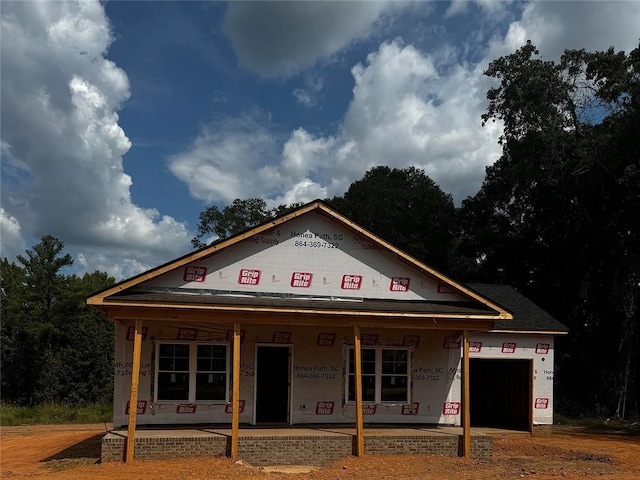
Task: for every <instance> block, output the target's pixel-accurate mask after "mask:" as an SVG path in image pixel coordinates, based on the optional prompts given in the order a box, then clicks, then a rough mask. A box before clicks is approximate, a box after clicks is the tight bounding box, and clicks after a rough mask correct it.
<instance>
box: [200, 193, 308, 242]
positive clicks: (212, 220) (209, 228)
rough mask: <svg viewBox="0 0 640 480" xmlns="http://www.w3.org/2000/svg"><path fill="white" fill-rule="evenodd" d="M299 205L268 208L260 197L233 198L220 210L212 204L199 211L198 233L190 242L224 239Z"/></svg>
mask: <svg viewBox="0 0 640 480" xmlns="http://www.w3.org/2000/svg"><path fill="white" fill-rule="evenodd" d="M300 205H301V204H300V203H294V204H291V205H280V206H278V207H275V208H273V209H268V208H267V202H265V201H264V200H262V199H261V198H249V199H246V200H241V199H235V200H234V201H233V203H232V204H231V205H227V206H226V207H224V208H223V209H222V210H220V209H218V207H216V206H215V205H212V206H210V207H207V208H206V209H204V210H203V211H202V212H201V213H200V223H199V224H198V233H197V235H196V236H195V237H194V238H193V239H192V240H191V244H192V245H193V248H202V247H205V246H207V244H208V243H207V240H208V239H211V238H213V239H214V240H216V239H224V238H227V237H230V236H232V235H236V234H238V233H240V232H244V231H245V230H247V229H249V228H251V227H255V226H256V225H259V224H261V223H263V222H266V221H267V220H269V219H271V218H274V217H276V216H279V215H284V214H285V213H287V212H289V211H291V210H293V209H294V208H297V207H299V206H300ZM203 239H204V241H203Z"/></svg>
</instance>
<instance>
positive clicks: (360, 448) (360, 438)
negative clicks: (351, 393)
mask: <svg viewBox="0 0 640 480" xmlns="http://www.w3.org/2000/svg"><path fill="white" fill-rule="evenodd" d="M353 359H354V362H353V363H354V365H355V372H353V373H354V377H355V382H356V455H357V456H358V457H361V456H363V455H364V424H363V414H362V355H361V349H360V327H356V326H354V327H353Z"/></svg>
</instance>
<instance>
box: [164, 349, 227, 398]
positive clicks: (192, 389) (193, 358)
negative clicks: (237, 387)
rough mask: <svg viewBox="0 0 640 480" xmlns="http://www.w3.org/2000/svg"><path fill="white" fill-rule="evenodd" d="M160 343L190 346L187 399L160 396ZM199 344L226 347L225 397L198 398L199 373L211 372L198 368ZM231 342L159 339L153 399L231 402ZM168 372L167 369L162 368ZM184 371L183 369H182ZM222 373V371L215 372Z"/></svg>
mask: <svg viewBox="0 0 640 480" xmlns="http://www.w3.org/2000/svg"><path fill="white" fill-rule="evenodd" d="M160 345H188V346H189V395H188V398H187V399H186V400H173V399H160V398H158V392H159V390H160V389H159V384H158V378H159V375H160V373H161V372H160ZM199 345H215V346H224V347H225V351H226V352H225V370H224V374H225V377H226V378H225V390H224V391H225V394H224V398H222V399H217V400H198V399H197V398H196V382H197V375H198V373H211V372H209V371H204V370H202V371H199V370H198V346H199ZM230 345H231V344H230V343H229V342H189V341H184V340H162V341H157V342H156V345H155V358H154V365H155V368H154V370H155V371H154V376H153V381H154V389H153V401H154V403H157V404H159V405H162V404H191V405H194V404H196V405H197V404H201V405H202V404H220V405H225V404H227V403H229V387H230V382H231V378H230V377H231V348H229V347H230ZM162 372H167V370H162ZM180 372H182V370H180ZM213 373H222V372H213Z"/></svg>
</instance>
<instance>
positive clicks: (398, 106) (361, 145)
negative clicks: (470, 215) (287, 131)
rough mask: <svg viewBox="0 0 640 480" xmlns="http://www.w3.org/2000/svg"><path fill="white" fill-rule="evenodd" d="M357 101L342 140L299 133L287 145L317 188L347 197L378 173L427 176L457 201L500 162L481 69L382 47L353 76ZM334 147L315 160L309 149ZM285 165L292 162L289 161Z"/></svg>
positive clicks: (393, 44)
mask: <svg viewBox="0 0 640 480" xmlns="http://www.w3.org/2000/svg"><path fill="white" fill-rule="evenodd" d="M352 74H353V77H354V81H355V86H354V89H353V99H352V101H351V104H350V106H349V108H348V110H347V112H346V115H345V118H344V122H343V125H342V128H341V130H340V133H339V135H338V136H337V138H314V137H313V136H311V135H310V134H309V133H308V132H301V131H297V132H296V134H294V135H292V137H291V139H290V140H289V142H288V143H287V144H286V145H285V149H284V151H285V152H287V150H288V148H289V146H290V144H294V145H296V151H297V152H305V153H306V154H305V155H304V156H303V159H302V160H298V163H299V164H306V165H310V166H311V165H313V166H314V171H315V172H316V181H317V182H318V183H319V184H320V185H322V186H324V187H325V188H327V191H328V193H330V194H342V193H343V192H344V191H345V189H346V188H347V187H348V186H349V184H350V183H351V182H353V181H354V180H355V179H357V178H359V177H360V176H362V174H363V173H364V172H365V171H366V170H368V169H370V168H371V167H373V166H375V165H389V166H391V167H398V168H403V167H406V166H409V165H413V166H416V167H419V168H423V169H424V170H425V171H426V173H427V174H428V175H429V176H430V177H431V178H433V179H434V181H436V183H438V184H439V185H440V186H441V187H442V188H443V190H445V191H446V192H450V193H452V194H453V195H454V196H455V197H456V199H457V200H461V199H462V198H464V196H466V195H469V194H472V193H474V192H475V190H476V189H477V188H478V187H479V185H480V183H481V181H482V178H483V176H484V167H485V166H486V165H488V164H490V163H491V162H493V161H495V159H496V158H497V157H498V155H499V149H498V146H497V136H498V132H497V131H496V130H495V129H491V128H490V129H486V128H485V129H483V128H482V127H481V124H480V115H481V113H482V112H483V111H484V107H485V101H484V94H485V92H486V86H487V81H486V80H485V79H483V78H482V74H481V70H480V69H479V68H467V67H464V66H462V65H457V64H448V65H442V64H439V65H438V66H436V64H435V62H434V59H433V57H432V56H430V55H427V54H425V53H423V52H421V51H419V50H418V49H416V48H415V47H413V46H410V45H409V46H405V45H403V44H402V42H401V41H394V42H386V43H383V44H382V45H381V46H380V48H379V49H378V51H377V52H374V53H372V54H370V55H369V56H368V58H367V64H366V65H356V66H355V67H354V68H353V69H352ZM317 143H321V144H329V145H331V151H330V152H327V151H326V150H323V151H320V152H316V151H313V150H310V149H309V148H306V145H312V144H317ZM285 158H286V157H285Z"/></svg>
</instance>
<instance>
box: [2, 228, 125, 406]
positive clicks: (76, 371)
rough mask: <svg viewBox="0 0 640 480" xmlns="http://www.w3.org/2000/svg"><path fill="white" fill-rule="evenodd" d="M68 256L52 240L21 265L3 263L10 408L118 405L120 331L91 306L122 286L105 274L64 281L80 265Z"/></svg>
mask: <svg viewBox="0 0 640 480" xmlns="http://www.w3.org/2000/svg"><path fill="white" fill-rule="evenodd" d="M63 249H64V244H63V243H62V242H61V241H60V240H58V239H57V238H54V237H52V236H50V235H45V236H44V237H42V239H41V241H40V243H38V244H37V245H35V246H34V247H33V248H32V249H30V250H27V251H26V254H25V256H22V255H19V256H18V257H17V260H18V262H17V263H15V262H11V263H10V262H9V261H8V260H7V259H6V258H3V259H2V260H0V280H1V282H2V283H1V285H2V288H0V300H1V311H0V315H1V316H2V317H1V318H2V322H1V323H0V335H1V336H0V354H1V357H0V358H1V360H2V363H1V365H0V368H1V370H2V380H1V386H0V388H1V389H2V390H1V392H2V401H3V402H4V403H11V404H15V405H29V406H32V405H37V404H41V403H51V402H68V403H71V404H76V405H82V404H89V403H95V402H99V403H110V402H111V401H112V397H113V362H114V328H113V324H111V323H110V322H108V321H107V320H106V319H105V318H104V315H102V313H101V312H99V311H97V310H95V309H92V308H89V307H88V306H87V305H86V299H87V297H88V296H89V295H91V294H92V293H94V292H96V291H98V290H101V289H103V288H106V287H108V286H110V285H112V284H113V283H114V279H113V278H112V277H109V276H108V275H107V274H106V273H104V272H97V271H96V272H93V273H86V274H84V275H82V276H77V275H66V274H64V269H65V268H67V267H70V266H71V265H72V264H73V260H72V258H71V256H70V255H69V254H64V253H63Z"/></svg>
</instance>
